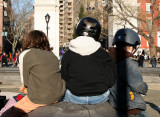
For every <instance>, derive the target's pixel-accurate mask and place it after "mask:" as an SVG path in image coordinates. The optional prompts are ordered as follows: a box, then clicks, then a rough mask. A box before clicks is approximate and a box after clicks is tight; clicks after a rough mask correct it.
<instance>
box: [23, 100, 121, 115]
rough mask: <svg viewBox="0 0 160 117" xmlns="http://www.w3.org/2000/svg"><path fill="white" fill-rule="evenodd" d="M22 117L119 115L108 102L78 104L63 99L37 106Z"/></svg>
mask: <svg viewBox="0 0 160 117" xmlns="http://www.w3.org/2000/svg"><path fill="white" fill-rule="evenodd" d="M24 117H119V115H117V111H116V110H115V109H114V108H112V107H111V106H110V105H109V103H108V102H105V103H103V104H100V105H78V104H72V103H66V102H64V101H62V102H59V103H57V104H52V105H50V106H45V107H39V108H38V109H36V110H34V111H32V112H30V113H29V114H28V115H26V116H24Z"/></svg>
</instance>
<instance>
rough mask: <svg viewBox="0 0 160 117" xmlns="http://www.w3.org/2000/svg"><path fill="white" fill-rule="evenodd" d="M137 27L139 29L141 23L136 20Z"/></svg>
mask: <svg viewBox="0 0 160 117" xmlns="http://www.w3.org/2000/svg"><path fill="white" fill-rule="evenodd" d="M137 27H138V28H140V27H141V22H140V21H139V20H137Z"/></svg>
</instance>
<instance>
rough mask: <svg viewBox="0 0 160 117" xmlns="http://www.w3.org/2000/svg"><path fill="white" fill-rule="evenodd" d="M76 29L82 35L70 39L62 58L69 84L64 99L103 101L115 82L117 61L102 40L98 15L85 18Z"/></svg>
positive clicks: (62, 73) (77, 102)
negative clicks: (106, 49) (100, 38)
mask: <svg viewBox="0 0 160 117" xmlns="http://www.w3.org/2000/svg"><path fill="white" fill-rule="evenodd" d="M76 33H77V35H78V37H77V38H76V39H73V40H72V41H71V42H70V44H69V50H68V51H67V52H66V53H65V54H64V56H63V59H62V66H61V75H62V78H63V79H64V80H65V81H66V84H67V90H66V93H65V97H64V101H66V102H70V103H75V104H101V103H103V102H105V101H107V100H108V96H109V94H110V91H109V90H108V89H109V88H111V87H112V86H113V85H114V84H115V80H116V66H115V63H114V61H113V59H112V57H111V56H110V54H109V53H108V52H106V51H105V50H104V49H103V48H101V44H100V43H99V42H98V40H99V36H100V33H101V25H100V23H99V22H98V21H97V20H96V19H94V18H91V17H85V18H83V19H81V20H80V22H79V23H78V25H77V28H76Z"/></svg>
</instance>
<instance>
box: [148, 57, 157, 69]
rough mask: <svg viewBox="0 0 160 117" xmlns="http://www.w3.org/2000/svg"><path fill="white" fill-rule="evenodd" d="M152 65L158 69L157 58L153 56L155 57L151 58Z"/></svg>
mask: <svg viewBox="0 0 160 117" xmlns="http://www.w3.org/2000/svg"><path fill="white" fill-rule="evenodd" d="M150 63H151V65H152V67H156V66H157V60H156V57H155V56H153V57H152V58H151V61H150Z"/></svg>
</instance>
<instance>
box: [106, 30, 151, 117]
mask: <svg viewBox="0 0 160 117" xmlns="http://www.w3.org/2000/svg"><path fill="white" fill-rule="evenodd" d="M112 45H113V46H114V45H116V47H115V48H110V49H109V52H110V54H111V55H112V57H113V58H115V62H116V63H117V76H118V78H117V81H116V83H115V85H114V86H113V87H112V88H110V92H111V93H110V96H109V103H110V104H111V105H112V106H113V107H114V108H116V109H117V110H118V111H119V113H120V112H122V113H125V114H126V116H125V117H148V115H147V113H146V103H145V101H144V100H143V98H142V96H141V94H143V95H145V94H146V93H147V90H148V86H147V84H146V83H145V82H144V81H143V78H142V75H141V73H140V71H139V69H138V66H137V63H136V61H135V58H134V56H133V54H134V53H135V52H136V50H137V49H138V45H140V39H139V36H138V35H137V33H136V32H135V31H133V30H132V29H128V28H125V29H120V30H118V31H117V32H116V34H115V36H114V39H113V43H112Z"/></svg>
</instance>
